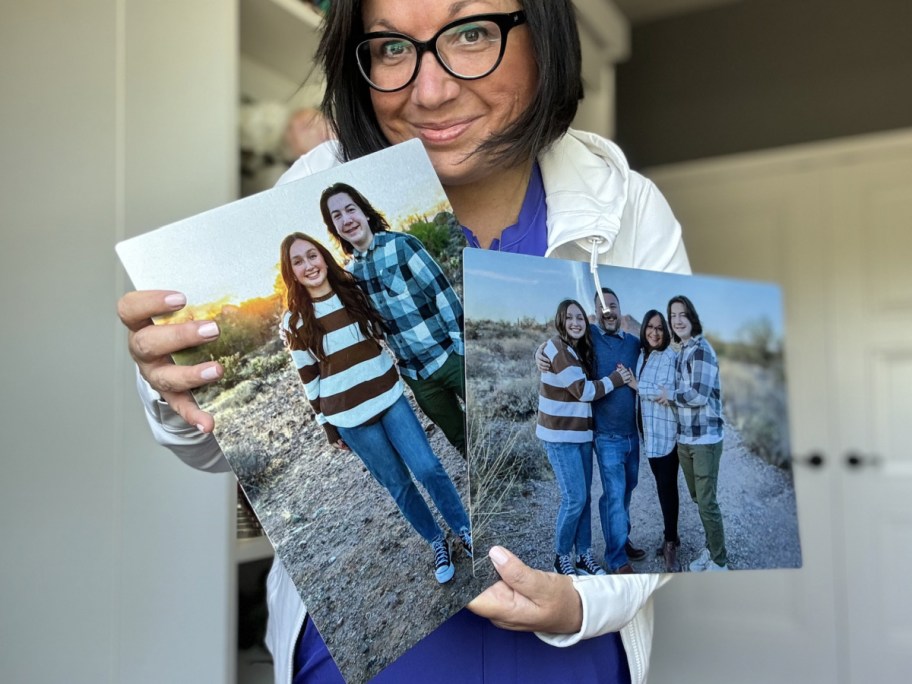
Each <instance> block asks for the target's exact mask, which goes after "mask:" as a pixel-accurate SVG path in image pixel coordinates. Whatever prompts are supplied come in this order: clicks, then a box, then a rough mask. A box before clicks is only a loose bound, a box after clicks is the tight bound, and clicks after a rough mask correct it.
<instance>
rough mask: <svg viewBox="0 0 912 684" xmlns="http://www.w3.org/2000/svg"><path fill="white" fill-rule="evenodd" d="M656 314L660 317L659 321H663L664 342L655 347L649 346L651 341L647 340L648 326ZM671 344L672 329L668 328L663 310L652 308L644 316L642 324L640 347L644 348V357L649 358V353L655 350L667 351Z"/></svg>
mask: <svg viewBox="0 0 912 684" xmlns="http://www.w3.org/2000/svg"><path fill="white" fill-rule="evenodd" d="M656 316H658V317H659V321H661V323H662V343H661V344H660V345H659V346H658V347H656V348H654V349H653V348H652V347H650V346H649V342H647V341H646V327H647V326H648V325H649V321H651V320H652V319H653V318H655V317H656ZM669 344H671V331H670V330H669V329H668V322H667V321H666V320H665V316H663V315H662V312H661V311H656V310H655V309H650V310H649V311H647V312H646V315H645V316H643V322H642V323H641V324H640V349H642V350H643V358H644V359H648V358H649V355H650V354H651V353H652V352H654V351H665V350H666V349H668V345H669Z"/></svg>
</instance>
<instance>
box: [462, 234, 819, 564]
mask: <svg viewBox="0 0 912 684" xmlns="http://www.w3.org/2000/svg"><path fill="white" fill-rule="evenodd" d="M599 276H601V277H600V278H599ZM603 282H604V283H610V284H611V285H612V287H605V286H602V285H601V283H603ZM465 283H466V284H465V290H466V291H465V311H466V372H467V385H468V388H467V413H468V415H469V423H470V445H469V463H470V490H471V499H472V501H473V511H472V513H473V523H474V524H475V526H476V527H475V544H476V548H478V549H479V552H480V550H481V549H483V548H486V547H487V546H488V545H490V544H503V545H507V546H509V547H510V548H516V549H519V553H518V555H520V557H522V558H523V559H524V560H525V561H526V562H527V563H530V564H532V565H533V566H534V567H538V568H539V569H548V570H552V571H554V572H557V573H560V574H563V575H571V576H593V575H605V574H637V573H649V572H681V571H689V572H710V573H712V572H727V571H729V570H730V569H749V568H767V567H798V566H800V564H801V554H800V545H799V542H798V530H797V513H796V509H795V501H794V484H793V481H792V475H791V470H790V466H789V463H788V447H787V444H788V427H787V421H786V418H785V403H784V401H785V400H784V397H785V384H784V380H785V378H784V374H783V367H782V363H781V362H782V356H781V349H782V339H783V338H782V334H783V333H782V326H781V317H782V312H781V308H780V304H779V293H778V292H777V291H776V288H774V287H772V286H769V285H766V284H762V283H750V282H747V281H733V280H728V279H721V278H708V277H703V276H678V275H674V274H660V273H655V272H649V271H635V270H631V269H622V268H611V267H601V268H599V272H598V273H597V275H596V277H595V278H593V276H592V275H591V274H590V272H589V266H588V265H587V264H583V263H578V262H569V261H566V262H560V261H558V260H548V261H546V260H541V259H534V258H531V257H525V256H518V255H503V254H499V255H494V254H481V253H478V254H476V253H469V252H468V251H467V252H466V255H465ZM562 291H563V293H562ZM681 292H688V293H695V294H687V295H685V294H681ZM562 294H563V297H561V295H562ZM625 301H627V302H629V304H628V305H627V306H625V305H624V303H623V302H625ZM746 301H753V302H754V305H753V306H752V307H745V306H744V305H743V304H744V302H746ZM548 302H555V304H552V305H550V306H549V305H548V304H547V303H548ZM701 303H702V304H703V306H702V307H700V305H701ZM628 306H629V307H630V308H628ZM634 307H636V308H634ZM698 307H700V308H701V309H703V314H704V315H703V316H702V317H701V313H700V310H698ZM637 309H640V311H642V313H640V311H637ZM633 312H636V313H635V314H634V313H633ZM707 312H708V316H707ZM707 326H708V327H707ZM716 345H721V349H722V351H723V352H724V354H722V356H721V357H720V355H719V354H718V353H717V350H716V348H715V347H716ZM530 361H531V365H532V372H531V373H529V372H528V371H526V367H527V366H528V365H529V364H530ZM492 373H497V374H499V377H500V382H499V386H497V387H494V386H493V384H492V383H490V382H489V381H488V380H487V378H488V377H489V376H490V374H492ZM725 378H728V380H727V381H725V382H723V380H724V379H725ZM723 386H724V387H725V391H724V394H723ZM533 392H534V395H532V393H533ZM529 396H534V399H533V400H532V401H529V400H527V399H526V397H529ZM723 397H724V398H723ZM761 417H762V427H758V423H759V422H760V418H761ZM483 422H487V423H493V424H495V426H496V427H493V428H490V429H488V430H486V431H482V430H480V429H475V430H474V431H473V429H472V426H479V425H481V424H482V423H483ZM482 432H484V434H482ZM504 435H509V439H508V438H506V437H504ZM533 436H534V437H533ZM491 442H494V443H495V444H496V447H495V448H493V449H492V448H491V447H490V443H491ZM504 451H506V452H509V454H511V457H512V458H513V459H514V460H519V454H521V453H522V454H524V456H523V458H524V459H525V461H524V463H523V465H522V466H520V467H516V468H514V469H513V470H512V471H509V469H508V468H506V467H504V465H503V462H504V461H505V460H506V459H504V458H503V457H502V454H501V453H500V452H504ZM492 453H494V454H496V455H497V456H496V458H495V457H492V455H491V454H492ZM536 453H542V454H543V458H542V457H537V456H535V454H536ZM529 454H532V456H530V455H529ZM542 463H544V464H545V465H544V466H543V465H542ZM646 463H648V465H649V468H648V471H647V470H644V469H643V467H641V466H645V465H646ZM679 474H680V476H679ZM650 480H651V482H650ZM498 488H500V489H501V490H503V492H508V493H507V494H505V495H503V494H502V495H501V496H499V498H497V499H496V501H497V503H496V505H495V504H493V503H486V502H493V501H494V498H493V497H492V496H491V495H490V492H489V491H488V490H491V489H498ZM596 502H597V503H596ZM479 508H481V509H482V510H479ZM494 508H496V509H497V510H496V511H495V510H492V509H494ZM729 524H731V526H732V527H733V530H734V532H733V534H734V541H733V547H732V548H734V549H735V553H734V556H732V554H731V553H730V546H731V544H732V542H731V540H730V539H729V535H728V532H729V530H728V527H729ZM759 525H763V528H764V529H765V528H767V526H770V529H775V530H776V532H775V533H774V534H761V533H759V532H758V526H759ZM546 529H547V532H546ZM599 529H600V531H601V534H598V531H599ZM529 530H534V532H532V533H530V532H529ZM546 542H548V543H547V546H548V551H549V552H550V553H547V552H545V551H543V545H544V544H545V543H546ZM771 547H772V548H771Z"/></svg>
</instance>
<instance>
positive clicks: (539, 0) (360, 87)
mask: <svg viewBox="0 0 912 684" xmlns="http://www.w3.org/2000/svg"><path fill="white" fill-rule="evenodd" d="M361 4H362V3H361V0H333V2H332V4H331V5H330V10H329V14H328V15H327V17H326V20H325V22H324V29H323V36H322V39H321V40H320V46H319V48H318V49H317V55H316V56H317V60H318V61H319V62H320V64H321V65H322V67H323V73H324V74H325V76H326V92H325V94H324V96H323V104H322V110H323V114H324V115H325V116H326V118H327V120H328V121H329V123H330V125H331V126H332V129H333V131H334V133H335V135H336V137H337V138H338V139H339V142H340V143H341V145H342V156H343V158H344V159H345V160H346V161H348V160H351V159H355V158H357V157H361V156H363V155H365V154H370V153H371V152H377V151H378V150H381V149H383V148H385V147H388V146H389V141H388V140H387V139H386V138H385V136H384V135H383V132H382V131H381V129H380V125H379V124H378V122H377V117H376V115H375V114H374V108H373V104H372V103H371V94H370V87H369V86H368V84H367V81H365V80H364V78H363V77H362V76H361V73H360V71H359V70H358V63H357V59H356V57H355V48H356V46H357V44H358V42H359V40H360V39H361V36H362V35H364V25H363V22H362V19H361ZM520 4H521V5H522V9H523V10H525V13H526V28H527V30H528V31H529V35H530V40H531V44H532V54H533V57H534V59H535V66H537V68H538V88H537V90H536V93H535V97H533V98H532V104H531V105H529V108H528V109H527V110H526V111H525V112H523V113H522V114H521V115H520V117H519V118H518V119H517V120H516V121H515V122H514V123H513V124H512V125H511V126H509V127H508V128H507V129H506V130H504V131H501V132H500V133H498V134H497V135H495V136H493V137H491V138H489V139H488V140H486V141H484V142H483V143H482V144H481V145H480V146H479V147H478V148H477V149H476V150H475V153H477V152H493V153H494V155H495V159H496V162H497V163H501V164H504V165H505V166H508V167H509V166H514V165H516V164H519V163H523V162H526V161H529V160H530V159H534V158H536V157H537V156H538V155H539V154H540V153H541V152H542V150H544V149H545V148H546V147H547V146H548V145H550V144H551V143H552V142H554V141H555V140H557V139H558V138H559V137H560V136H561V135H563V134H564V133H566V132H567V129H568V128H569V127H570V123H571V122H572V121H573V117H574V116H576V109H577V106H578V105H579V101H580V100H581V99H582V98H583V81H582V51H581V49H580V40H579V31H578V29H577V25H576V16H575V13H574V10H573V5H572V3H571V2H570V0H524V1H523V2H521V3H520Z"/></svg>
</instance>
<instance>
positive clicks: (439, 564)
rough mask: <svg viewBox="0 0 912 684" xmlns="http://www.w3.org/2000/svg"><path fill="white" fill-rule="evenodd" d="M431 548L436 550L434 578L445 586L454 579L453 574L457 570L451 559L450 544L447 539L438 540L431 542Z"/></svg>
mask: <svg viewBox="0 0 912 684" xmlns="http://www.w3.org/2000/svg"><path fill="white" fill-rule="evenodd" d="M431 548H432V549H433V550H434V577H436V578H437V581H438V582H440V583H441V584H443V583H444V582H449V581H450V580H451V579H453V573H455V572H456V568H455V566H454V565H453V561H452V560H451V559H450V542H448V541H447V540H446V539H438V540H437V541H435V542H431Z"/></svg>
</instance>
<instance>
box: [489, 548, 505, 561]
mask: <svg viewBox="0 0 912 684" xmlns="http://www.w3.org/2000/svg"><path fill="white" fill-rule="evenodd" d="M488 556H489V557H490V559H491V561H492V562H493V563H494V565H503V564H504V563H506V562H507V554H506V553H504V550H503V549H502V548H500V547H499V546H492V547H491V550H490V551H488Z"/></svg>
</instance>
